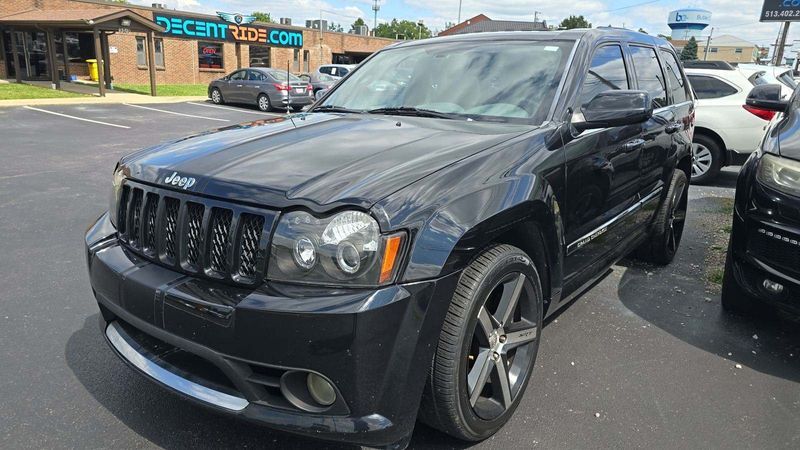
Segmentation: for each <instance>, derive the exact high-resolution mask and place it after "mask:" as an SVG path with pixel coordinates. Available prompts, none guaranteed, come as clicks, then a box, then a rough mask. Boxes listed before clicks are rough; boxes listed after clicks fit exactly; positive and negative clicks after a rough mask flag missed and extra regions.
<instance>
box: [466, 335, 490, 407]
mask: <svg viewBox="0 0 800 450" xmlns="http://www.w3.org/2000/svg"><path fill="white" fill-rule="evenodd" d="M492 365H493V361H492V351H491V350H489V349H488V348H484V349H481V351H480V353H478V357H477V358H476V359H475V365H474V366H472V370H470V371H469V374H468V375H467V387H468V388H469V403H470V405H472V406H475V402H477V401H478V397H480V396H481V392H483V388H484V386H486V380H487V379H489V374H490V373H492Z"/></svg>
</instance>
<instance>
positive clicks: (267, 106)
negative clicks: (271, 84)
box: [256, 94, 272, 112]
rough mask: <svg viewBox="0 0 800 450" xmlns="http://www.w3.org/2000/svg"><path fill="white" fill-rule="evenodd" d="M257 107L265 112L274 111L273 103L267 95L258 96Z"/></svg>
mask: <svg viewBox="0 0 800 450" xmlns="http://www.w3.org/2000/svg"><path fill="white" fill-rule="evenodd" d="M256 106H258V109H259V110H261V111H264V112H270V111H272V103H271V102H270V101H269V97H268V96H267V95H266V94H260V95H259V96H258V100H257V101H256Z"/></svg>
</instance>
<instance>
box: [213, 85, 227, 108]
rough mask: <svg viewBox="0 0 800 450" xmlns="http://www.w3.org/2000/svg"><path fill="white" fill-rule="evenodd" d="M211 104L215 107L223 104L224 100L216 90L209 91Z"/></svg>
mask: <svg viewBox="0 0 800 450" xmlns="http://www.w3.org/2000/svg"><path fill="white" fill-rule="evenodd" d="M211 103H213V104H215V105H221V104H223V103H225V99H223V98H222V92H220V90H219V89H218V88H214V89H212V90H211Z"/></svg>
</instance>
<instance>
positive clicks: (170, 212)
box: [162, 197, 181, 264]
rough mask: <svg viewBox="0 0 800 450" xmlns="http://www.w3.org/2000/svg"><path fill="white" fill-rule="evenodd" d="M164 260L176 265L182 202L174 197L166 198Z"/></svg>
mask: <svg viewBox="0 0 800 450" xmlns="http://www.w3.org/2000/svg"><path fill="white" fill-rule="evenodd" d="M164 205H165V206H164V225H163V226H162V230H163V236H164V237H163V239H164V251H163V254H164V258H165V259H166V262H167V263H168V264H175V256H176V254H177V252H176V244H177V241H178V240H177V234H178V209H179V208H180V206H181V202H180V200H178V199H175V198H172V197H165V198H164Z"/></svg>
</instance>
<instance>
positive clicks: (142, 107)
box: [123, 103, 230, 122]
mask: <svg viewBox="0 0 800 450" xmlns="http://www.w3.org/2000/svg"><path fill="white" fill-rule="evenodd" d="M123 105H125V106H132V107H134V108H141V109H147V110H150V111H157V112H162V113H166V114H174V115H176V116H183V117H191V118H193V119H205V120H216V121H217V122H230V120H228V119H218V118H216V117H206V116H196V115H194V114H184V113H179V112H175V111H167V110H166V109H158V108H150V107H147V106H142V105H131V104H130V103H123Z"/></svg>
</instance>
